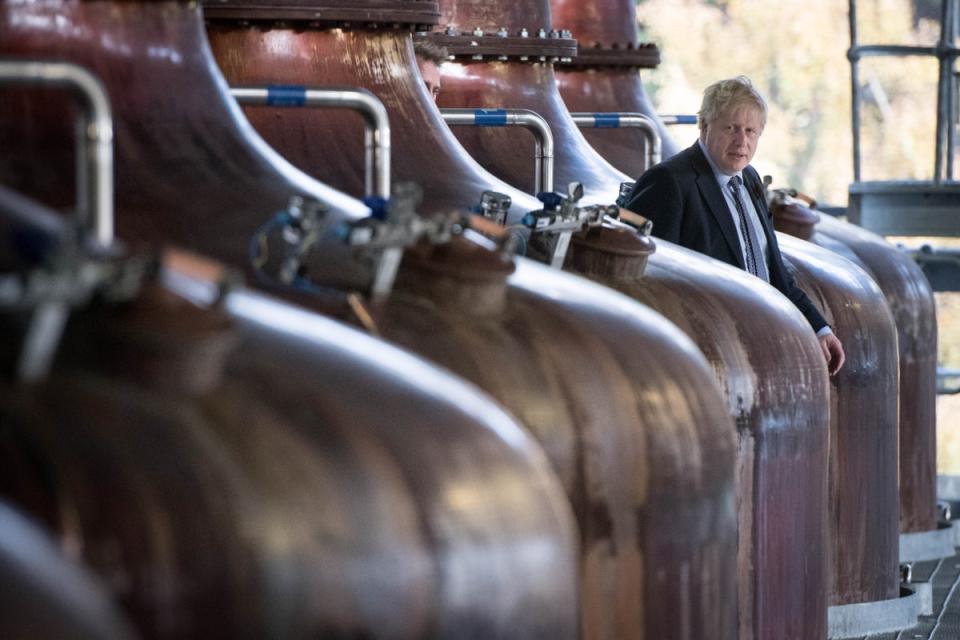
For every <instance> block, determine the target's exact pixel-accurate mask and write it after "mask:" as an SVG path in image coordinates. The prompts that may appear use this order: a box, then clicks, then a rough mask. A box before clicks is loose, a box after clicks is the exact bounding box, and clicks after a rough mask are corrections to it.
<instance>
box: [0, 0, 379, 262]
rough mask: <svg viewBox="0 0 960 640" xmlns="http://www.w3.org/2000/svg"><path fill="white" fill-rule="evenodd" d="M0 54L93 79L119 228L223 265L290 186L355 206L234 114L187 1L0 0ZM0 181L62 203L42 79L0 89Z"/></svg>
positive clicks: (58, 152)
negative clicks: (109, 135)
mask: <svg viewBox="0 0 960 640" xmlns="http://www.w3.org/2000/svg"><path fill="white" fill-rule="evenodd" d="M0 55H3V56H11V57H16V58H43V59H57V60H67V61H70V62H74V63H77V64H80V65H83V66H85V67H88V68H89V69H90V70H91V71H93V72H94V73H95V74H96V75H97V76H99V77H100V79H101V80H102V81H103V83H104V85H105V86H106V88H107V91H108V93H109V96H110V100H111V103H112V106H113V112H114V118H115V126H114V130H115V157H116V186H117V198H116V206H117V211H118V212H119V213H120V215H119V217H118V219H117V231H118V235H119V236H120V237H121V238H124V239H126V240H131V241H160V242H170V243H174V244H177V245H179V246H183V247H186V248H190V249H194V250H199V251H202V252H204V253H206V254H208V255H211V256H215V257H217V258H220V259H222V260H224V261H226V262H229V263H230V264H233V265H245V264H246V263H247V243H248V240H249V237H250V236H251V235H252V234H253V232H254V231H255V230H256V229H257V228H258V227H259V226H260V225H261V224H262V223H263V222H264V221H265V220H267V219H268V218H269V217H271V216H272V215H273V214H274V213H276V211H277V210H279V209H281V208H282V207H284V206H285V205H286V203H287V201H288V200H289V198H290V196H291V195H292V194H294V193H302V194H308V195H312V196H314V197H317V198H320V199H321V200H323V201H325V202H327V203H328V204H330V206H331V207H332V209H333V210H334V212H335V214H339V215H349V216H361V215H365V214H366V211H367V210H366V208H365V207H363V206H362V205H361V204H360V203H359V202H357V201H355V200H352V199H351V198H348V197H347V196H345V195H343V194H341V193H338V192H336V191H334V190H333V189H331V188H329V187H326V186H324V185H322V184H320V183H318V182H316V181H314V180H311V179H309V178H308V177H307V176H306V175H304V174H302V173H300V172H299V171H297V170H296V169H294V168H293V167H292V166H291V165H290V164H289V163H288V162H286V161H284V160H283V159H282V158H280V156H278V155H277V154H276V153H275V152H273V151H272V150H271V149H270V148H269V147H267V146H266V145H265V144H264V143H263V141H262V140H261V139H260V138H259V137H258V136H257V135H256V134H255V133H254V132H253V131H252V130H251V128H250V126H249V124H248V123H247V122H246V121H245V120H244V119H243V116H242V114H241V113H240V111H239V109H238V108H237V106H236V103H235V101H234V100H233V99H232V98H231V97H230V96H229V95H228V94H227V93H226V91H225V83H224V81H223V78H222V76H221V75H220V73H219V71H218V70H217V68H216V64H215V63H214V61H213V58H212V57H211V55H210V51H209V49H208V47H207V44H206V41H205V38H204V33H203V21H202V19H201V15H200V9H199V8H198V7H197V6H196V5H194V4H190V3H186V2H107V1H92V2H76V1H71V0H63V1H54V2H44V3H22V2H12V1H5V2H0ZM0 103H2V104H3V105H4V107H3V110H2V111H0V149H5V150H9V149H16V150H17V151H16V153H3V154H0V183H3V184H4V185H6V186H9V187H13V188H16V189H18V190H20V191H22V192H25V193H28V194H30V195H33V196H34V197H36V198H38V199H40V200H42V201H44V202H47V203H49V204H52V205H54V206H57V207H66V206H70V205H72V203H73V202H74V195H73V175H74V168H73V153H72V141H73V139H74V132H73V128H72V127H73V119H72V118H71V117H70V116H69V111H68V109H66V105H67V104H69V103H68V102H67V100H66V99H65V98H64V97H63V96H62V95H60V94H57V93H54V92H38V91H25V90H6V91H2V92H0Z"/></svg>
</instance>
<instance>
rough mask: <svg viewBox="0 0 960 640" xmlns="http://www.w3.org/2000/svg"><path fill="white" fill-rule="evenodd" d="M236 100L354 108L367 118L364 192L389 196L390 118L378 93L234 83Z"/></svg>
mask: <svg viewBox="0 0 960 640" xmlns="http://www.w3.org/2000/svg"><path fill="white" fill-rule="evenodd" d="M230 95H232V96H233V97H234V98H235V99H236V100H237V102H239V103H240V104H242V105H247V106H271V107H320V108H334V109H351V110H353V111H356V112H358V113H360V115H362V116H363V121H364V125H365V127H364V180H363V182H364V192H365V195H367V196H376V197H379V198H383V199H387V198H389V197H390V118H389V116H388V115H387V109H386V107H384V106H383V103H382V102H381V101H380V99H379V98H377V97H376V96H375V95H373V94H372V93H370V92H369V91H367V90H365V89H320V88H307V87H305V86H302V85H268V86H266V87H232V88H231V89H230Z"/></svg>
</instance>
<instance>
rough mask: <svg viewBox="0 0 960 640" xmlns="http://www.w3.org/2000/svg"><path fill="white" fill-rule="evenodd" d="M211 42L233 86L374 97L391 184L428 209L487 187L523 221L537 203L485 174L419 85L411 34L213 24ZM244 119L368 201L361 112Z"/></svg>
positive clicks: (292, 156) (266, 111)
mask: <svg viewBox="0 0 960 640" xmlns="http://www.w3.org/2000/svg"><path fill="white" fill-rule="evenodd" d="M234 4H240V2H237V0H234ZM208 36H209V39H210V45H211V47H212V49H213V52H214V55H215V56H216V58H217V62H218V64H219V65H220V68H221V69H222V70H223V73H224V75H225V76H226V77H227V80H228V81H229V82H230V83H231V84H235V85H239V84H269V83H280V84H306V85H333V86H342V85H347V86H354V87H362V88H365V89H368V90H370V91H372V92H373V93H374V94H376V96H377V97H378V98H380V99H381V100H382V101H383V102H384V104H385V105H386V107H387V111H388V112H389V114H390V125H391V134H392V145H393V173H394V178H395V180H409V181H414V182H417V183H418V184H420V186H421V187H422V188H423V192H424V202H423V206H424V209H426V210H437V209H444V208H456V207H459V208H469V207H472V206H473V205H474V204H476V203H477V202H479V201H480V195H481V194H482V193H483V191H485V190H493V191H498V192H501V193H506V194H508V195H510V196H511V197H512V198H513V210H514V211H516V212H518V214H519V215H522V214H523V213H524V212H526V211H529V210H531V209H537V208H539V207H540V203H539V202H538V201H537V200H535V199H534V198H532V197H530V196H528V195H526V194H524V193H523V192H522V191H520V190H518V189H514V188H512V187H510V186H508V185H507V184H506V183H504V182H501V181H500V180H498V179H496V178H495V177H494V176H492V175H491V174H489V173H487V171H485V170H484V169H483V168H481V167H480V165H479V164H477V163H476V161H474V160H473V159H472V158H471V157H470V156H469V155H468V154H467V152H466V151H464V149H463V148H462V147H461V146H460V144H459V143H458V142H457V140H456V138H454V136H453V134H452V133H451V131H450V129H449V128H448V127H447V125H446V124H445V123H444V122H443V120H442V119H441V117H440V112H439V111H438V110H437V107H436V105H435V104H434V103H433V99H432V97H431V96H430V94H429V93H428V92H427V90H426V88H425V87H424V86H423V82H422V81H421V80H420V76H419V71H418V70H417V65H416V59H415V56H414V54H413V44H412V40H411V36H410V34H409V33H406V32H404V31H400V30H381V31H368V30H357V31H342V30H323V29H318V28H307V29H291V28H284V27H282V26H275V27H272V28H264V29H253V28H250V27H249V26H244V25H240V24H238V23H235V22H228V21H213V22H211V23H210V25H209V26H208ZM246 114H247V117H248V118H250V121H251V122H252V123H253V125H254V127H256V129H257V131H259V132H260V133H261V134H262V135H263V136H264V138H266V139H267V141H268V142H270V144H271V145H273V146H274V147H275V148H276V149H278V150H279V151H280V152H281V153H282V154H283V155H284V157H286V158H287V159H288V160H290V161H291V162H293V163H294V164H295V165H297V166H298V167H301V168H303V169H305V170H306V171H308V172H309V173H311V174H313V175H316V176H318V177H319V178H320V179H322V180H323V181H324V182H326V183H328V184H331V185H334V186H336V187H337V188H340V189H344V190H345V191H347V192H348V193H351V194H353V195H357V196H359V195H362V193H363V173H362V167H363V162H362V158H363V128H362V123H361V121H360V119H359V118H358V117H357V116H356V115H355V114H352V113H346V112H338V111H312V110H291V109H283V110H281V109H270V108H263V107H250V108H247V109H246ZM529 151H530V153H526V154H524V157H525V158H529V157H532V143H531V147H530V149H529ZM530 165H531V167H532V166H533V162H532V161H531V162H530Z"/></svg>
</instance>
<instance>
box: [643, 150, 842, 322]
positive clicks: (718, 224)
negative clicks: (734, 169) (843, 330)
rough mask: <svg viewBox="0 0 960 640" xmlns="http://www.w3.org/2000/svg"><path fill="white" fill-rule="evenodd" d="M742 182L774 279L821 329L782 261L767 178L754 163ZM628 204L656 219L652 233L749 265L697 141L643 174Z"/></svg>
mask: <svg viewBox="0 0 960 640" xmlns="http://www.w3.org/2000/svg"><path fill="white" fill-rule="evenodd" d="M743 182H744V185H745V186H746V188H747V192H748V193H749V194H750V198H751V199H752V200H753V206H754V207H756V209H757V213H758V214H759V217H760V222H761V224H762V226H763V232H764V234H766V236H767V249H768V254H769V261H768V264H767V268H768V271H769V273H770V284H771V285H773V286H774V287H776V288H777V289H778V290H779V291H780V292H781V293H782V294H783V295H785V296H787V297H788V298H790V300H791V301H792V302H793V304H795V305H796V307H797V308H798V309H799V310H800V312H801V313H803V315H804V316H805V317H806V318H807V321H808V322H810V326H811V327H813V330H814V331H819V330H820V329H821V328H823V327H825V326H826V325H827V322H826V320H824V319H823V316H822V315H820V312H819V311H817V308H816V307H815V306H814V305H813V302H811V301H810V298H808V297H807V295H806V294H805V293H804V292H803V291H802V290H801V289H800V288H799V287H798V286H797V285H796V283H794V281H793V276H792V275H791V274H790V272H789V271H788V270H787V268H786V267H785V266H784V264H783V258H782V257H781V255H780V247H779V246H778V245H777V236H776V235H775V234H774V232H773V224H772V223H771V221H770V212H769V210H768V209H767V202H766V198H764V196H763V183H762V182H761V181H760V176H759V175H758V174H757V172H756V170H755V169H754V168H753V167H751V166H747V167H746V168H745V169H744V170H743ZM625 208H627V209H629V210H631V211H633V212H635V213H639V214H640V215H642V216H644V217H646V218H647V219H649V220H651V221H653V235H655V236H657V237H658V238H663V239H664V240H669V241H670V242H674V243H676V244H679V245H680V246H682V247H686V248H687V249H693V250H694V251H699V252H700V253H704V254H706V255H708V256H710V257H711V258H716V259H717V260H722V261H723V262H726V263H727V264H731V265H733V266H735V267H740V268H741V269H744V268H745V267H744V264H743V252H742V250H741V249H740V241H739V239H738V238H737V228H736V226H734V223H733V217H732V215H731V214H730V209H729V207H728V206H727V202H726V200H725V199H724V197H723V193H722V192H721V191H720V185H719V184H718V183H717V179H716V177H715V175H714V173H713V169H712V168H711V167H710V163H709V162H708V161H707V158H706V156H705V155H704V153H703V150H702V149H701V148H700V145H699V144H698V143H696V142H695V143H693V146H691V147H689V148H688V149H684V150H683V151H681V152H680V153H678V154H677V155H675V156H673V157H672V158H670V159H669V160H666V161H665V162H662V163H660V164H658V165H657V166H655V167H652V168H651V169H648V170H647V171H646V172H645V173H644V174H643V175H642V176H640V179H639V180H637V183H636V184H635V185H634V187H633V190H632V191H631V192H630V194H629V195H628V196H627V200H626V207H625Z"/></svg>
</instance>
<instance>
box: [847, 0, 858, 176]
mask: <svg viewBox="0 0 960 640" xmlns="http://www.w3.org/2000/svg"><path fill="white" fill-rule="evenodd" d="M848 16H849V19H850V48H849V49H848V50H847V59H848V60H850V110H851V114H850V118H851V123H850V124H851V127H852V129H853V181H854V182H860V65H859V60H860V55H859V53H857V51H858V50H859V49H860V47H859V46H858V45H857V0H850V1H849V8H848Z"/></svg>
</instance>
